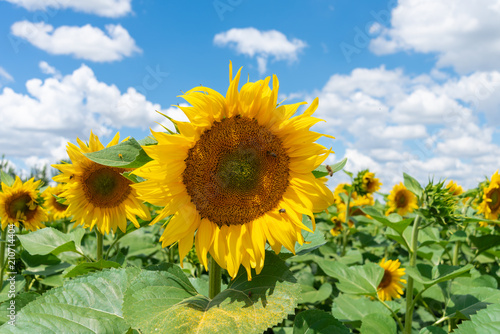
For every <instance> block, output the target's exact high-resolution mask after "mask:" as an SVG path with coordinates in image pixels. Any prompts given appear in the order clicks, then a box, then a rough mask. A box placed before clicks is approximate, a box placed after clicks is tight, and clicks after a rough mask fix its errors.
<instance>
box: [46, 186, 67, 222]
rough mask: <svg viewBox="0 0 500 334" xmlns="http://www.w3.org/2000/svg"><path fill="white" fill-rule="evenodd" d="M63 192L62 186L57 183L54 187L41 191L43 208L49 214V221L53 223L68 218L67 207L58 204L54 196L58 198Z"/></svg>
mask: <svg viewBox="0 0 500 334" xmlns="http://www.w3.org/2000/svg"><path fill="white" fill-rule="evenodd" d="M63 192H64V185H63V184H62V183H59V184H58V185H56V186H55V187H47V189H45V190H44V191H43V194H42V196H43V199H44V200H45V201H44V206H45V208H46V209H47V212H48V214H49V220H50V221H54V220H58V219H64V218H68V217H69V214H68V211H67V209H68V206H67V205H66V204H63V203H59V202H58V201H57V198H56V197H55V196H54V195H56V196H60V195H61V194H62V193H63Z"/></svg>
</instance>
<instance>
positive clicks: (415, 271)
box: [406, 264, 473, 288]
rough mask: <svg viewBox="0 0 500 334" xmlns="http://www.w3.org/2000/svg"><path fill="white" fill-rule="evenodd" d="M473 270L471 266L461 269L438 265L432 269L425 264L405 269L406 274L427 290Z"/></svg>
mask: <svg viewBox="0 0 500 334" xmlns="http://www.w3.org/2000/svg"><path fill="white" fill-rule="evenodd" d="M472 268H473V265H472V264H467V265H465V266H463V267H459V266H448V265H439V266H435V267H432V266H430V265H427V264H418V265H417V266H416V267H407V268H406V273H407V274H408V276H411V277H412V278H413V279H414V280H415V281H417V282H420V283H422V284H423V285H424V287H426V288H429V287H431V286H433V285H435V284H438V283H441V282H446V281H449V280H451V279H454V278H456V277H459V276H462V275H464V274H466V273H467V272H468V271H469V270H471V269H472Z"/></svg>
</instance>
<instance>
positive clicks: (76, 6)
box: [6, 0, 132, 17]
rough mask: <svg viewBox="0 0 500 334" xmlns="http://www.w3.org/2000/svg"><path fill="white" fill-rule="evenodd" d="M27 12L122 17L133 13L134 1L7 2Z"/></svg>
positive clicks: (33, 0) (22, 0)
mask: <svg viewBox="0 0 500 334" xmlns="http://www.w3.org/2000/svg"><path fill="white" fill-rule="evenodd" d="M6 1H8V2H10V3H12V4H15V5H18V6H21V7H23V8H26V9H27V10H31V11H34V10H43V11H46V12H48V13H49V14H51V15H55V14H57V11H58V10H62V9H72V10H74V11H76V12H83V13H89V14H95V15H99V16H105V17H120V16H124V15H127V14H129V13H131V12H132V6H131V4H130V3H131V2H132V0H85V1H81V0H57V1H56V0H6Z"/></svg>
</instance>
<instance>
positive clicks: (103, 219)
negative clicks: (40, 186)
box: [52, 132, 151, 233]
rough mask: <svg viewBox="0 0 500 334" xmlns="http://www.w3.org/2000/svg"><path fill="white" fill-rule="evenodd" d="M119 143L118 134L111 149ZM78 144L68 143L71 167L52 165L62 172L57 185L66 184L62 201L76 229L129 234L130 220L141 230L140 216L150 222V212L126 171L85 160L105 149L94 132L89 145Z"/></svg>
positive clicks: (67, 165) (64, 164) (68, 165)
mask: <svg viewBox="0 0 500 334" xmlns="http://www.w3.org/2000/svg"><path fill="white" fill-rule="evenodd" d="M119 140H120V136H119V134H118V133H117V134H116V135H115V137H114V138H113V140H111V142H110V143H109V144H108V146H107V147H110V146H113V145H116V144H118V142H119ZM77 142H78V145H79V146H76V145H74V144H72V143H68V149H67V151H68V155H69V158H70V159H71V163H63V164H59V165H52V166H53V167H54V168H57V169H58V170H59V171H61V174H59V175H57V176H54V178H53V179H54V181H57V182H61V183H65V184H66V185H65V191H64V192H63V193H61V197H64V198H65V199H66V202H65V203H67V204H68V208H67V213H68V214H69V215H72V216H73V219H72V221H75V225H83V226H84V227H85V228H90V229H92V228H93V227H94V226H97V229H98V230H99V232H101V233H109V231H110V230H113V232H116V229H117V228H120V230H121V231H123V232H125V230H126V228H127V219H128V220H130V221H131V222H132V223H133V224H134V225H135V226H136V227H139V223H138V221H137V218H136V216H138V217H140V218H142V219H144V220H148V219H150V218H151V217H150V214H149V210H148V208H147V207H146V206H145V205H144V203H142V202H141V201H139V200H138V199H137V198H136V191H135V189H133V188H132V187H130V185H131V183H132V182H131V181H130V180H128V179H127V178H125V177H124V176H123V175H122V174H121V173H123V172H124V171H127V170H126V169H123V168H116V167H109V166H104V165H101V164H98V163H96V162H93V161H91V160H90V159H89V158H87V157H86V156H84V153H89V152H95V151H99V150H102V149H103V148H104V146H103V145H102V144H101V142H100V141H99V138H98V137H97V136H96V135H94V134H93V133H92V132H91V133H90V139H89V143H88V145H87V144H86V143H84V142H83V141H81V140H80V139H77Z"/></svg>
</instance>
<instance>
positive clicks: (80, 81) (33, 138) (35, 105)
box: [0, 64, 177, 162]
mask: <svg viewBox="0 0 500 334" xmlns="http://www.w3.org/2000/svg"><path fill="white" fill-rule="evenodd" d="M47 65H48V64H47ZM55 71H56V72H57V70H55ZM26 90H27V94H22V93H18V92H15V91H14V90H13V89H11V88H9V87H5V88H3V90H2V91H1V93H0V119H2V122H1V123H0V147H2V150H3V151H2V152H1V153H3V154H5V155H6V156H8V157H11V158H16V159H27V160H25V161H28V162H29V161H31V160H33V158H32V157H33V156H36V157H37V159H42V160H43V159H45V160H47V161H56V160H57V159H61V158H65V157H66V149H65V146H66V144H67V142H68V141H72V142H74V141H75V139H76V137H80V138H82V139H87V138H88V136H89V134H90V130H92V131H94V133H96V134H97V135H99V136H102V135H113V134H114V133H113V132H114V131H116V130H117V129H120V128H122V127H128V128H140V129H147V128H149V127H153V126H155V125H156V123H155V122H161V123H169V122H165V118H164V117H163V116H161V115H159V114H158V113H156V112H155V110H158V111H160V112H162V113H164V114H167V115H172V114H173V113H174V112H176V110H175V109H177V108H169V109H164V110H163V109H162V108H161V106H160V105H158V104H154V103H152V102H150V101H148V100H147V99H146V97H145V96H144V95H143V94H141V93H139V92H138V91H137V90H136V89H135V88H128V89H127V91H126V92H120V90H119V89H118V88H117V87H116V86H115V85H108V84H106V83H104V82H100V81H99V80H98V79H97V78H96V76H95V74H94V72H93V71H92V70H91V69H90V68H89V67H87V66H85V65H82V66H81V67H80V68H78V69H76V70H75V71H74V72H73V73H71V74H69V75H65V76H64V77H61V78H56V77H50V78H47V79H45V80H41V79H31V80H28V81H27V82H26ZM30 159H31V160H30ZM42 160H40V161H42ZM45 160H43V161H45Z"/></svg>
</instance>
